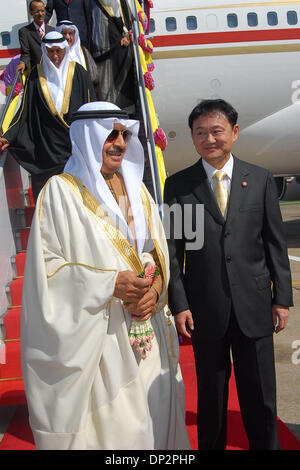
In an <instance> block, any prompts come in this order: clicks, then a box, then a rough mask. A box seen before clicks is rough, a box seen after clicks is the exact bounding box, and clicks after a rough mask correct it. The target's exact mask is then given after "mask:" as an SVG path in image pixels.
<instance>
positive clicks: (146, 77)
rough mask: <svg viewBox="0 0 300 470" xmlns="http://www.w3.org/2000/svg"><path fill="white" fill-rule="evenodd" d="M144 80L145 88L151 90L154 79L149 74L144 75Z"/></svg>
mask: <svg viewBox="0 0 300 470" xmlns="http://www.w3.org/2000/svg"><path fill="white" fill-rule="evenodd" d="M144 80H145V86H146V87H147V88H148V90H150V91H151V90H153V88H154V87H155V85H154V79H153V77H152V75H151V73H150V72H146V73H144Z"/></svg>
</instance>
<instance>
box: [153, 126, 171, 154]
mask: <svg viewBox="0 0 300 470" xmlns="http://www.w3.org/2000/svg"><path fill="white" fill-rule="evenodd" d="M153 136H154V141H155V143H156V145H158V146H159V147H160V148H161V149H162V150H165V149H166V147H167V143H168V141H167V137H166V134H165V133H164V131H163V130H162V128H161V127H158V128H157V129H156V131H155V132H154V133H153Z"/></svg>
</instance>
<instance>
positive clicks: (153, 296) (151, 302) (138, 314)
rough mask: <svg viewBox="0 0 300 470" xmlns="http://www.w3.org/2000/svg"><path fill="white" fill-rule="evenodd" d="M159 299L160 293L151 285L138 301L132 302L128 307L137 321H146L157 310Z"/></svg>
mask: <svg viewBox="0 0 300 470" xmlns="http://www.w3.org/2000/svg"><path fill="white" fill-rule="evenodd" d="M157 300H158V294H157V292H156V290H155V289H154V288H153V287H151V288H150V289H149V290H148V292H146V294H145V295H144V296H143V297H142V298H141V299H140V300H139V301H138V302H137V303H131V304H130V305H128V306H127V307H126V309H127V310H128V311H129V312H130V313H131V314H132V315H133V316H134V317H135V320H136V321H146V320H148V318H150V317H151V315H152V314H153V312H154V311H155V307H156V302H157Z"/></svg>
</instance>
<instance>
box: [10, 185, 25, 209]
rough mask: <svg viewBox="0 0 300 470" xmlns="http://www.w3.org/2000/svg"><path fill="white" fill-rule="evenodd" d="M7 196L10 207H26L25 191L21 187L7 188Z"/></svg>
mask: <svg viewBox="0 0 300 470" xmlns="http://www.w3.org/2000/svg"><path fill="white" fill-rule="evenodd" d="M6 198H7V205H8V207H9V208H15V207H24V205H25V198H24V191H21V190H20V189H19V188H12V189H10V188H7V189H6Z"/></svg>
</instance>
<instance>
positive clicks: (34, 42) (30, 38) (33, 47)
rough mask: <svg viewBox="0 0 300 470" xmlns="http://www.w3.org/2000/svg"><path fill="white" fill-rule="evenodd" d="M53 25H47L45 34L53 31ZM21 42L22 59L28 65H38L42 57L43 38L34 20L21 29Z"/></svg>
mask: <svg viewBox="0 0 300 470" xmlns="http://www.w3.org/2000/svg"><path fill="white" fill-rule="evenodd" d="M54 29H55V28H53V27H52V26H47V25H46V26H45V34H47V33H49V32H50V31H53V30H54ZM19 42H20V47H21V57H20V61H22V62H24V64H26V66H27V67H28V66H29V65H31V67H33V66H34V65H37V64H39V63H40V61H41V58H42V49H41V43H42V41H41V39H40V35H39V33H38V31H37V30H36V28H35V26H34V24H33V22H32V23H30V24H28V25H26V26H24V27H23V28H21V29H19Z"/></svg>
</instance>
